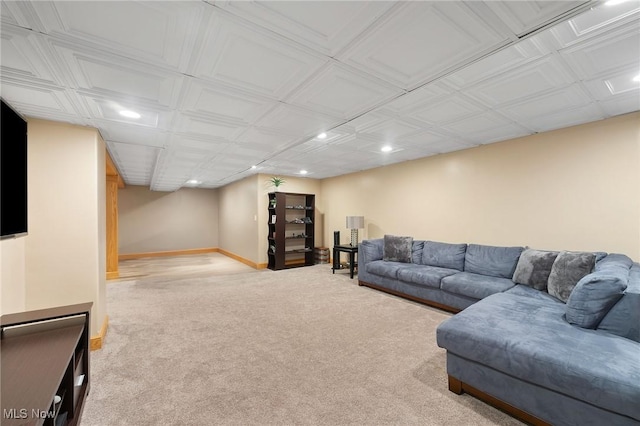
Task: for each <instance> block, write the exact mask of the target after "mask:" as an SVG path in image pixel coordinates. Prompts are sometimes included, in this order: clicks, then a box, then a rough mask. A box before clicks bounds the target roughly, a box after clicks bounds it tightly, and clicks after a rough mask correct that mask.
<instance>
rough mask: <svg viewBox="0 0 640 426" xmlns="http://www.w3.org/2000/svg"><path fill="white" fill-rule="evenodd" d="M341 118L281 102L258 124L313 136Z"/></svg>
mask: <svg viewBox="0 0 640 426" xmlns="http://www.w3.org/2000/svg"><path fill="white" fill-rule="evenodd" d="M339 122H340V119H338V118H335V117H331V116H328V115H323V114H319V113H315V112H312V111H309V110H306V109H302V108H297V107H294V106H289V105H284V104H281V105H280V106H278V107H277V108H276V109H274V110H273V111H272V112H270V113H269V114H268V115H267V116H266V117H264V118H263V119H262V120H260V121H259V122H258V123H257V124H258V126H260V127H266V128H269V129H271V130H274V131H277V132H281V133H289V134H291V135H295V136H300V137H302V136H313V135H317V134H319V133H321V132H324V131H326V130H328V129H331V128H333V126H335V125H336V124H337V123H339Z"/></svg>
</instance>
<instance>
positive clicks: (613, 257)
mask: <svg viewBox="0 0 640 426" xmlns="http://www.w3.org/2000/svg"><path fill="white" fill-rule="evenodd" d="M632 265H633V260H631V259H630V258H629V256H627V255H624V254H620V253H611V254H609V255H607V256H605V257H604V258H602V259H601V260H599V261H598V260H596V265H595V266H594V268H593V270H594V271H601V270H603V269H609V268H621V269H624V270H627V271H628V270H629V269H630V268H631V266H632Z"/></svg>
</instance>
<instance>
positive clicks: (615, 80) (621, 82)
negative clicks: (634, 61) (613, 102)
mask: <svg viewBox="0 0 640 426" xmlns="http://www.w3.org/2000/svg"><path fill="white" fill-rule="evenodd" d="M638 75H640V70H639V69H638V68H636V67H633V68H628V69H626V70H619V71H616V72H615V73H612V74H609V75H604V76H602V78H597V79H594V80H589V81H585V83H584V84H585V86H586V87H587V88H588V89H589V92H590V93H591V94H592V96H593V97H594V98H595V99H598V100H607V99H611V98H614V97H616V96H618V95H626V94H632V93H635V94H636V96H640V81H638Z"/></svg>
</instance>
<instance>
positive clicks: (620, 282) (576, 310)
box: [565, 270, 629, 328]
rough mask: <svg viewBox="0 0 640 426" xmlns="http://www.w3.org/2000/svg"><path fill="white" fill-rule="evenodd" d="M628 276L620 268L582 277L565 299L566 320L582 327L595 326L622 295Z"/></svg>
mask: <svg viewBox="0 0 640 426" xmlns="http://www.w3.org/2000/svg"><path fill="white" fill-rule="evenodd" d="M625 275H626V276H625ZM628 276H629V273H628V272H624V271H622V270H620V271H616V270H608V271H598V272H594V273H592V274H589V275H587V276H585V277H583V278H582V279H581V280H580V281H579V282H578V284H576V286H575V288H574V289H573V291H572V292H571V295H570V296H569V300H568V301H567V311H566V313H565V317H566V319H567V322H569V324H574V325H577V326H578V327H582V328H596V327H597V326H598V324H599V323H600V321H602V318H604V317H605V315H606V314H607V312H609V310H610V309H611V307H612V306H613V305H615V304H616V302H617V301H618V300H619V299H620V297H622V293H623V292H624V290H625V289H626V288H627V280H628Z"/></svg>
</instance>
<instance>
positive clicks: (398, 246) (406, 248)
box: [382, 235, 413, 263]
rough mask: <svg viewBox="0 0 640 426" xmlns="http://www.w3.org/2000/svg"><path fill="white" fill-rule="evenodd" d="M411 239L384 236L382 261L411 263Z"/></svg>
mask: <svg viewBox="0 0 640 426" xmlns="http://www.w3.org/2000/svg"><path fill="white" fill-rule="evenodd" d="M412 249H413V237H400V236H397V235H385V236H384V254H383V256H382V260H385V261H387V262H403V263H411V261H412V251H413V250H412Z"/></svg>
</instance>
